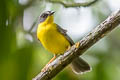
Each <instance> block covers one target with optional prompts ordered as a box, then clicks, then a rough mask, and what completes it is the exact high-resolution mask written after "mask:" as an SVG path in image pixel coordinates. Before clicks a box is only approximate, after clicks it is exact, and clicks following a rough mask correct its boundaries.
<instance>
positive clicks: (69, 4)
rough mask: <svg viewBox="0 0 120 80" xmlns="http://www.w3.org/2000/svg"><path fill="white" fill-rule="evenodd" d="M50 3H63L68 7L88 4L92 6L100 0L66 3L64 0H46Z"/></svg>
mask: <svg viewBox="0 0 120 80" xmlns="http://www.w3.org/2000/svg"><path fill="white" fill-rule="evenodd" d="M46 1H48V2H50V3H56V4H61V5H63V6H64V7H66V8H68V7H87V6H91V5H92V4H94V3H96V2H97V1H98V0H93V1H89V2H83V3H64V2H62V1H59V0H46Z"/></svg>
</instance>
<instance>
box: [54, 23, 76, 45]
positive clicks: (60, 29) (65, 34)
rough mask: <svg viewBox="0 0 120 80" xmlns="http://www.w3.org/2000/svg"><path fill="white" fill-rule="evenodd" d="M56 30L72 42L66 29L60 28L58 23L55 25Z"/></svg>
mask: <svg viewBox="0 0 120 80" xmlns="http://www.w3.org/2000/svg"><path fill="white" fill-rule="evenodd" d="M56 25H57V24H56ZM57 30H58V31H59V32H60V33H61V34H63V35H64V36H65V37H66V39H67V40H68V41H69V42H70V44H71V45H73V44H74V42H73V40H72V39H71V38H70V37H69V36H68V35H67V30H65V29H63V28H61V27H60V26H59V25H57Z"/></svg>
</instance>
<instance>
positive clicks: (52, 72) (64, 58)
mask: <svg viewBox="0 0 120 80" xmlns="http://www.w3.org/2000/svg"><path fill="white" fill-rule="evenodd" d="M119 24H120V9H119V10H117V11H116V12H114V13H113V14H111V15H110V16H109V17H108V18H107V19H106V20H105V21H103V22H102V23H101V24H100V25H98V26H97V27H96V28H95V29H93V30H92V31H91V32H90V33H89V34H88V35H86V36H85V37H84V38H83V39H82V40H80V41H79V42H80V45H79V46H78V47H77V48H76V46H75V45H73V46H72V47H71V49H70V50H69V51H68V52H65V53H64V54H63V55H60V56H59V57H58V58H57V59H55V60H54V61H53V62H52V63H50V64H49V65H48V68H47V70H46V71H44V72H40V73H39V74H38V75H37V76H36V77H35V78H34V79H33V80H51V79H52V78H53V77H55V76H56V75H57V74H58V73H59V72H60V71H61V70H63V69H64V68H65V67H66V66H67V65H68V64H70V63H71V62H72V61H73V60H74V59H75V58H76V57H78V56H80V55H82V54H83V53H84V52H85V51H86V50H88V49H89V48H90V47H91V46H92V45H93V44H95V43H96V42H97V41H99V40H100V39H102V38H103V37H104V36H105V35H107V34H108V33H110V32H111V31H112V30H113V29H114V28H115V27H117V26H118V25H119Z"/></svg>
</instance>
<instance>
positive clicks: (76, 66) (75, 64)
mask: <svg viewBox="0 0 120 80" xmlns="http://www.w3.org/2000/svg"><path fill="white" fill-rule="evenodd" d="M71 66H72V69H73V72H75V73H76V74H79V73H80V74H82V73H84V72H87V71H90V66H89V64H88V63H87V62H85V61H84V60H83V59H82V58H81V57H78V58H76V59H74V60H73V61H72V63H71Z"/></svg>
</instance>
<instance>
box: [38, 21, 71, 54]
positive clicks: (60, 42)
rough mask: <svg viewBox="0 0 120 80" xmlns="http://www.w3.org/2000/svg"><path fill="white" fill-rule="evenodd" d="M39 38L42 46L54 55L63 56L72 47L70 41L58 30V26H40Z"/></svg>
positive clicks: (52, 24)
mask: <svg viewBox="0 0 120 80" xmlns="http://www.w3.org/2000/svg"><path fill="white" fill-rule="evenodd" d="M37 37H38V39H39V40H40V42H41V43H42V45H43V46H44V47H45V48H46V49H47V50H48V51H50V52H52V53H54V54H62V53H64V52H65V51H66V49H67V48H68V46H70V43H69V41H68V40H67V39H66V38H65V37H64V35H62V34H61V33H60V32H59V31H58V30H57V28H56V24H54V23H51V24H39V25H38V29H37Z"/></svg>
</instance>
